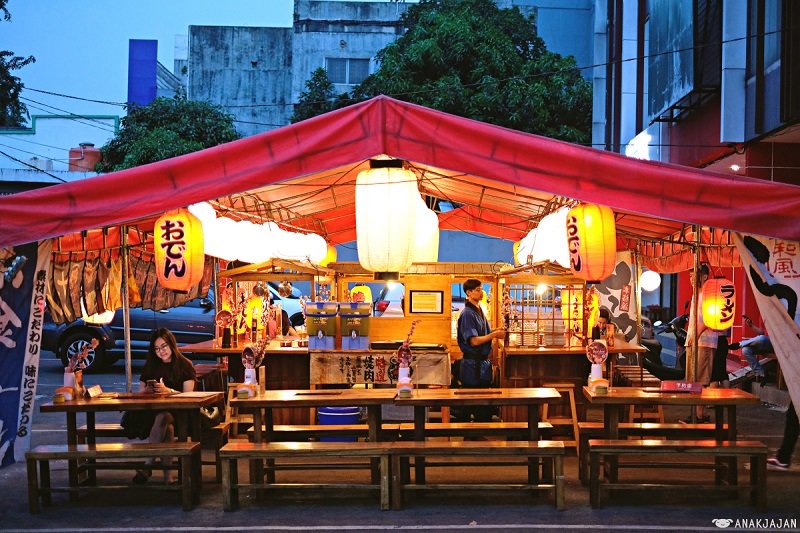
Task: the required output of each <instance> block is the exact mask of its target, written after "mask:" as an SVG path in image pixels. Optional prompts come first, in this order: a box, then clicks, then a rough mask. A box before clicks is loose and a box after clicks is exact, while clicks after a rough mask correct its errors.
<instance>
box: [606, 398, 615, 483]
mask: <svg viewBox="0 0 800 533" xmlns="http://www.w3.org/2000/svg"><path fill="white" fill-rule="evenodd" d="M603 418H604V423H605V428H606V438H607V439H619V405H614V404H606V405H605V406H604V408H603ZM608 480H609V482H611V483H616V482H617V481H618V480H619V458H618V457H609V458H608Z"/></svg>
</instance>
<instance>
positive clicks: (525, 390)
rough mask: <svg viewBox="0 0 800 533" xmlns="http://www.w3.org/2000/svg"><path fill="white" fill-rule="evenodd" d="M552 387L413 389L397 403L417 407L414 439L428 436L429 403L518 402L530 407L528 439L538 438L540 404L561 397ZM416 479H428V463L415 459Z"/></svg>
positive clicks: (499, 403)
mask: <svg viewBox="0 0 800 533" xmlns="http://www.w3.org/2000/svg"><path fill="white" fill-rule="evenodd" d="M560 399H561V394H560V393H559V392H558V391H557V390H555V389H553V388H549V387H547V388H544V387H520V388H500V389H414V391H413V393H412V394H411V396H410V397H408V398H399V397H398V398H396V399H395V402H394V403H395V405H398V406H400V405H406V406H413V407H414V440H420V441H421V440H425V409H426V408H427V407H454V406H458V407H466V406H474V405H490V406H492V405H496V406H505V405H518V406H525V407H526V408H527V422H528V440H532V441H535V440H539V407H538V406H539V405H542V404H545V403H549V402H551V401H555V400H560ZM415 473H416V479H417V483H419V484H423V483H425V463H424V461H423V460H422V458H418V459H417V461H416V463H415Z"/></svg>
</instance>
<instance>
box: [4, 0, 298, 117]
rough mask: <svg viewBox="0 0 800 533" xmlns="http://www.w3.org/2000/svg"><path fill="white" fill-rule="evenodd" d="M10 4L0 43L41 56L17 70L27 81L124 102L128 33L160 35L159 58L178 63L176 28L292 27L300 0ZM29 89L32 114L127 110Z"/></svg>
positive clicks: (19, 0)
mask: <svg viewBox="0 0 800 533" xmlns="http://www.w3.org/2000/svg"><path fill="white" fill-rule="evenodd" d="M6 7H7V8H8V10H9V12H10V13H11V21H10V22H7V21H0V50H10V51H12V52H14V53H15V54H16V55H18V56H24V57H27V56H29V55H33V56H34V57H36V63H33V64H30V65H28V66H26V67H24V68H23V69H21V70H18V71H15V74H16V75H17V76H19V77H20V78H21V79H22V82H23V83H24V84H25V87H26V88H28V89H37V90H40V91H49V92H53V93H59V94H65V95H69V96H74V97H79V98H87V99H91V100H101V101H107V102H124V101H125V99H126V97H127V90H128V40H129V39H155V40H157V41H158V59H159V61H160V62H161V63H162V64H163V65H164V66H166V67H167V68H169V69H170V70H172V62H173V59H174V49H175V36H176V35H188V33H189V26H190V25H199V26H202V25H214V26H284V27H288V26H291V24H292V11H293V7H294V2H293V0H213V1H212V0H158V1H156V0H81V1H78V0H10V1H9V2H8V5H7V6H6ZM22 95H23V96H24V97H26V98H28V99H29V100H34V101H35V102H38V103H34V102H31V101H29V100H24V102H25V103H26V105H28V106H29V112H30V113H31V114H51V113H52V114H63V113H64V112H65V111H66V112H70V113H76V114H92V115H103V114H113V115H122V114H123V113H124V111H123V110H122V108H121V107H119V106H112V105H103V104H97V103H91V102H85V101H82V100H76V99H70V98H64V97H60V96H53V95H48V94H42V93H39V92H34V91H29V90H23V93H22ZM42 104H47V105H49V106H52V107H45V106H44V105H42ZM34 107H36V108H40V109H35V108H34ZM54 108H57V109H54ZM59 110H63V111H59Z"/></svg>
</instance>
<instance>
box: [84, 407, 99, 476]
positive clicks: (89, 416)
mask: <svg viewBox="0 0 800 533" xmlns="http://www.w3.org/2000/svg"><path fill="white" fill-rule="evenodd" d="M95 427H96V423H95V414H94V411H87V412H86V442H87V443H88V444H91V445H94V444H97V435H96V434H95ZM96 462H97V461H95V460H94V459H89V460H88V461H87V463H90V464H94V463H96ZM87 483H88V484H89V485H90V486H92V487H94V486H97V470H95V469H94V468H89V470H88V471H87Z"/></svg>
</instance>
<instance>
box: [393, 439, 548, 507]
mask: <svg viewBox="0 0 800 533" xmlns="http://www.w3.org/2000/svg"><path fill="white" fill-rule="evenodd" d="M432 456H444V457H453V456H459V457H462V456H472V457H480V458H482V459H485V458H488V457H498V456H517V457H524V458H527V459H528V462H527V467H528V483H527V484H508V483H506V484H500V483H493V484H488V483H480V484H470V483H461V484H435V485H431V484H416V483H415V484H412V483H410V471H409V468H410V461H409V458H411V457H422V458H427V457H432ZM541 458H546V459H549V460H546V461H544V462H543V464H545V465H552V469H553V470H552V472H551V473H546V475H545V477H546V478H548V479H552V483H546V484H541V483H539V481H538V477H539V473H538V468H539V459H541ZM391 460H392V463H391V470H390V471H391V479H392V481H391V495H392V496H391V497H392V509H401V508H402V506H403V490H404V489H409V490H420V489H452V490H458V491H462V490H465V489H470V490H488V489H515V490H528V491H539V490H552V491H553V493H554V499H555V505H556V508H557V509H558V510H563V509H564V443H563V442H561V441H463V442H461V441H430V440H429V441H411V442H405V441H403V442H394V443H392V446H391ZM478 464H485V463H476V465H478ZM520 464H524V463H520Z"/></svg>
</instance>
